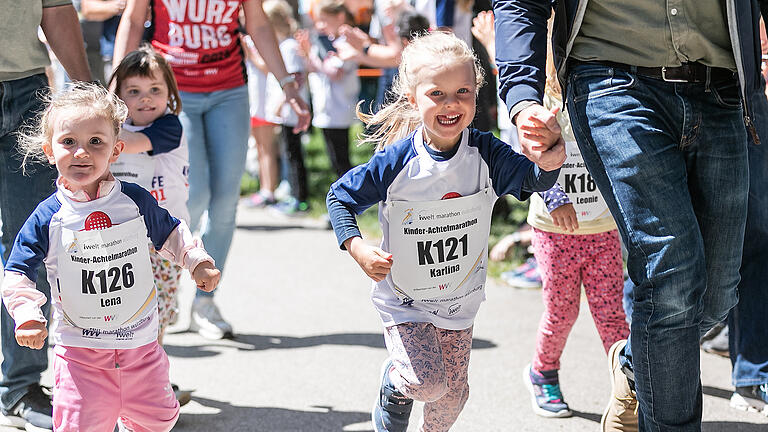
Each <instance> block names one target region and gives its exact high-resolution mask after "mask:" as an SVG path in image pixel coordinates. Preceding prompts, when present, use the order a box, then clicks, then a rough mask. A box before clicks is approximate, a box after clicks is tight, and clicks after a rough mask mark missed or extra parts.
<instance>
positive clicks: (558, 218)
mask: <svg viewBox="0 0 768 432" xmlns="http://www.w3.org/2000/svg"><path fill="white" fill-rule="evenodd" d="M549 215H550V216H551V217H552V221H553V222H554V223H555V226H557V227H558V228H560V229H562V230H565V231H568V232H573V231H574V230H577V229H579V220H578V219H577V218H576V210H575V209H574V208H573V204H563V205H561V206H560V207H558V208H556V209H554V210H552V211H551V212H550V213H549Z"/></svg>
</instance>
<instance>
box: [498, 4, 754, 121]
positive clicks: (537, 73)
mask: <svg viewBox="0 0 768 432" xmlns="http://www.w3.org/2000/svg"><path fill="white" fill-rule="evenodd" d="M627 1H632V0H627ZM586 3H587V0H495V1H494V2H493V12H494V15H495V16H496V21H495V22H496V24H495V27H496V64H497V65H498V69H499V83H500V85H499V95H500V96H501V99H502V100H503V101H504V102H505V103H506V104H507V108H508V109H510V110H512V109H513V108H514V107H515V105H517V104H518V103H519V102H522V101H534V102H538V103H541V102H542V98H543V95H544V82H545V75H546V74H545V71H546V66H545V65H546V58H547V47H546V38H547V20H548V19H549V16H550V13H551V10H552V9H553V8H554V10H555V21H554V26H553V32H552V51H553V54H554V61H555V67H556V68H557V72H558V79H559V81H560V85H561V86H562V88H563V94H566V93H565V83H566V77H567V76H568V71H567V68H566V59H567V53H566V46H567V44H568V40H569V38H570V36H571V35H575V34H576V33H575V32H578V27H576V25H575V23H576V22H577V18H578V25H580V24H581V17H583V14H584V10H585V8H586ZM758 4H759V7H758ZM726 5H727V20H728V30H729V33H730V34H731V43H732V44H733V46H734V58H735V60H736V67H737V69H738V72H739V82H740V84H741V92H742V96H743V97H742V101H743V100H749V98H746V97H744V96H746V95H751V94H752V93H754V92H755V91H759V89H760V83H759V74H760V61H761V59H760V53H761V51H760V33H759V31H760V26H759V19H760V9H762V10H763V12H764V13H765V12H766V11H768V0H726ZM579 15H581V16H579ZM734 35H736V36H737V37H736V38H734ZM514 111H515V112H513V114H516V113H517V112H518V111H519V109H518V110H514ZM748 115H749V107H748V106H747V104H745V116H747V118H746V119H745V121H746V122H747V123H748V125H749V123H751V120H749V118H748Z"/></svg>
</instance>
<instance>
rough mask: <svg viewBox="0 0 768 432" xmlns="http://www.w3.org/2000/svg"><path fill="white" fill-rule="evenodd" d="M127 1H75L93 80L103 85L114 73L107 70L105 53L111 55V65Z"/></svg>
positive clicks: (109, 69)
mask: <svg viewBox="0 0 768 432" xmlns="http://www.w3.org/2000/svg"><path fill="white" fill-rule="evenodd" d="M125 1H126V0H74V5H75V8H76V9H77V10H78V11H79V12H80V14H79V16H80V27H81V28H82V30H83V39H84V40H85V54H86V56H87V58H88V66H89V67H90V69H91V74H92V75H93V78H94V79H95V80H97V81H99V82H101V83H105V82H106V80H105V78H106V77H108V76H109V75H110V74H111V71H112V69H111V67H110V68H107V67H106V65H105V53H109V62H110V64H111V61H112V50H113V47H114V40H115V32H116V31H117V24H118V23H119V22H120V16H121V14H122V13H123V9H125ZM110 41H111V45H112V46H110ZM102 44H103V46H102Z"/></svg>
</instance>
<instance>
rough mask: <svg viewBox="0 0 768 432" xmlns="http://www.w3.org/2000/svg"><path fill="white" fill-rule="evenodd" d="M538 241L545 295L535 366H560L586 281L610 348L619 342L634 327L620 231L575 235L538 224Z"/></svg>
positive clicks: (594, 315)
mask: <svg viewBox="0 0 768 432" xmlns="http://www.w3.org/2000/svg"><path fill="white" fill-rule="evenodd" d="M533 245H534V255H535V256H536V263H537V264H538V267H539V273H540V274H541V281H542V291H541V295H542V297H543V300H544V314H543V315H542V316H541V321H540V322H539V331H538V333H537V335H536V354H535V356H534V357H533V368H534V369H535V370H536V371H542V370H552V369H560V355H561V354H562V353H563V348H564V347H565V342H566V340H567V339H568V334H569V333H570V332H571V327H573V323H574V322H576V318H577V317H578V316H579V303H580V301H581V285H582V284H583V285H584V292H585V293H586V295H587V301H588V303H589V310H590V311H591V312H592V319H594V320H595V325H596V326H597V333H598V334H599V335H600V339H602V341H603V348H605V352H606V353H607V352H608V349H609V348H610V347H611V345H613V344H614V342H616V341H618V340H621V339H626V338H627V336H628V335H629V328H628V326H627V322H626V320H625V316H624V308H623V307H622V304H621V298H622V290H623V288H624V277H623V272H622V265H621V246H620V244H619V233H618V231H616V230H613V231H608V232H604V233H599V234H583V235H572V234H555V233H550V232H546V231H541V230H538V229H535V228H534V238H533Z"/></svg>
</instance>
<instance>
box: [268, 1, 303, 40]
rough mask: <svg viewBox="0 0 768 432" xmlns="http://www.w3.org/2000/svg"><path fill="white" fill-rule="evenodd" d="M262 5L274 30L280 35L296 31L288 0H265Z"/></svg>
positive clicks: (287, 34)
mask: <svg viewBox="0 0 768 432" xmlns="http://www.w3.org/2000/svg"><path fill="white" fill-rule="evenodd" d="M262 7H263V8H264V13H265V14H266V15H267V18H268V19H269V22H270V23H271V24H272V27H273V28H274V29H275V32H277V33H279V34H281V35H282V36H290V35H292V34H293V33H294V32H295V31H296V28H297V25H296V20H295V19H294V18H293V9H291V5H289V4H288V2H286V1H285V0H267V1H265V2H264V4H262Z"/></svg>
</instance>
